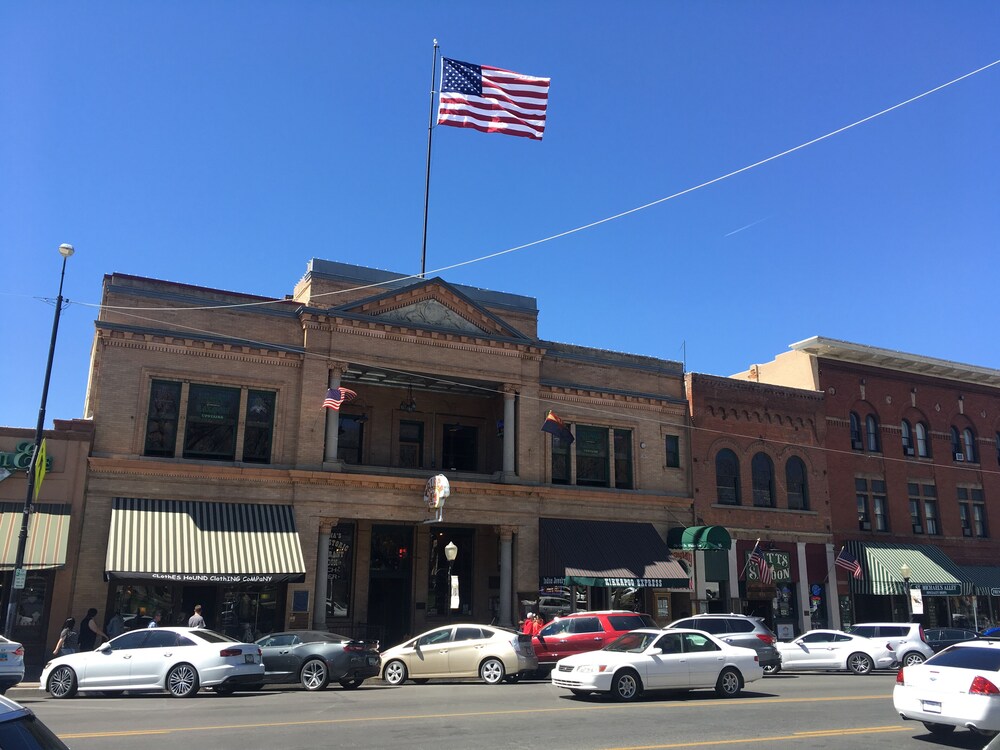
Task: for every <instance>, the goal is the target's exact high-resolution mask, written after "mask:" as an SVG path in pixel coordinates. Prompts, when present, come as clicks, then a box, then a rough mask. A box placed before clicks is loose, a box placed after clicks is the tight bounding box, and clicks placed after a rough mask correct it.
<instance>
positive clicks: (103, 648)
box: [97, 641, 113, 654]
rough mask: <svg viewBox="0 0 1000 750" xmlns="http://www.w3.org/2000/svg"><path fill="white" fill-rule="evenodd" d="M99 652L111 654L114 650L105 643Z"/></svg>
mask: <svg viewBox="0 0 1000 750" xmlns="http://www.w3.org/2000/svg"><path fill="white" fill-rule="evenodd" d="M97 650H98V651H100V652H101V653H102V654H110V653H111V651H112V650H113V649H112V648H111V644H110V643H108V642H107V641H105V642H104V643H102V644H101V645H100V647H99V648H98V649H97Z"/></svg>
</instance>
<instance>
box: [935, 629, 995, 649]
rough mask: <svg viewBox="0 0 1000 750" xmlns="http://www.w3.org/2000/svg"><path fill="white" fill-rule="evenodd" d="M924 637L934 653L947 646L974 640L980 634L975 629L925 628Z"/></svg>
mask: <svg viewBox="0 0 1000 750" xmlns="http://www.w3.org/2000/svg"><path fill="white" fill-rule="evenodd" d="M924 638H925V639H926V640H927V645H928V646H930V647H931V648H932V649H934V653H935V654H936V653H937V652H938V651H944V650H945V649H946V648H948V646H954V645H955V644H956V643H964V642H965V641H974V640H976V639H977V638H982V636H981V635H979V633H977V632H976V631H975V630H966V629H964V628H927V629H926V630H925V631H924Z"/></svg>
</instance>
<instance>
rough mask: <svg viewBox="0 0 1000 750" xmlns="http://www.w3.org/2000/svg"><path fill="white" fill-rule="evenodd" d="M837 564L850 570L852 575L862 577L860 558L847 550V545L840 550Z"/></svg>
mask: <svg viewBox="0 0 1000 750" xmlns="http://www.w3.org/2000/svg"><path fill="white" fill-rule="evenodd" d="M836 564H837V567H838V568H843V569H844V570H849V571H850V572H851V575H852V576H854V577H855V578H857V579H859V580H860V579H861V563H860V562H858V558H856V557H855V556H854V555H852V554H851V553H850V552H848V551H847V547H844V548H843V549H841V550H840V554H839V555H837V560H836Z"/></svg>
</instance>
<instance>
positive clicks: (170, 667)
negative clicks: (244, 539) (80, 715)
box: [40, 627, 264, 698]
mask: <svg viewBox="0 0 1000 750" xmlns="http://www.w3.org/2000/svg"><path fill="white" fill-rule="evenodd" d="M263 681H264V664H263V663H262V661H261V652H260V648H259V647H258V646H257V644H256V643H240V642H239V641H237V640H235V639H233V638H230V637H229V636H228V635H223V634H222V633H216V632H215V631H213V630H204V629H201V628H180V627H177V628H170V627H164V628H149V629H144V630H132V631H130V632H128V633H123V634H122V635H120V636H118V637H117V638H112V639H111V640H110V641H108V642H107V643H104V644H102V645H100V646H98V647H97V649H96V650H94V651H81V652H80V653H77V654H68V655H66V656H60V657H57V658H55V659H52V660H51V661H50V662H49V663H48V664H46V665H45V667H44V668H43V669H42V676H41V680H40V688H41V689H42V690H45V691H47V692H48V693H49V695H51V696H52V697H53V698H70V697H72V696H74V695H76V693H77V691H79V692H84V693H86V692H103V693H114V694H120V693H121V692H122V691H125V690H128V691H130V692H163V691H166V692H168V693H170V694H171V695H172V696H174V697H175V698H188V697H190V696H192V695H194V694H195V693H197V692H198V690H199V689H200V688H203V687H212V688H214V689H215V692H217V693H220V694H223V695H227V694H229V693H232V692H234V691H235V690H237V689H239V688H241V687H242V688H247V687H250V686H254V685H259V684H260V683H262V682H263Z"/></svg>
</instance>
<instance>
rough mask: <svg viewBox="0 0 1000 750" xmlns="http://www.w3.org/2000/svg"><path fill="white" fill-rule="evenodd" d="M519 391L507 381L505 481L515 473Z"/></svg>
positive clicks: (504, 454) (504, 442)
mask: <svg viewBox="0 0 1000 750" xmlns="http://www.w3.org/2000/svg"><path fill="white" fill-rule="evenodd" d="M516 394H517V391H516V390H515V389H514V386H513V385H511V384H509V383H507V384H505V385H504V387H503V481H505V482H509V481H511V480H512V479H514V478H515V477H516V476H517V475H516V474H515V473H514V466H515V463H514V450H515V447H514V432H515V427H514V424H515V423H514V419H515V416H514V396H515V395H516Z"/></svg>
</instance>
